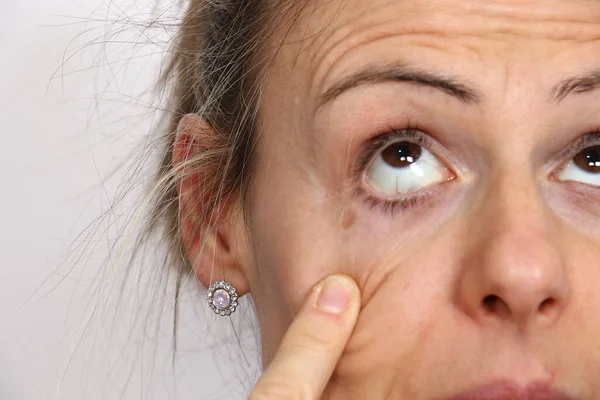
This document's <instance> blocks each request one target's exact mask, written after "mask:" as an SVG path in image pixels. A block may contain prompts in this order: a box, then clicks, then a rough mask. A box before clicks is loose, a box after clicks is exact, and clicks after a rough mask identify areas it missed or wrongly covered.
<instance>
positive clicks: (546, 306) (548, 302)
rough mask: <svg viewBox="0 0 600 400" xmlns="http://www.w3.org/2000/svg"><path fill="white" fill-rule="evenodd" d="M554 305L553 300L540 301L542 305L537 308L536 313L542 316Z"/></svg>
mask: <svg viewBox="0 0 600 400" xmlns="http://www.w3.org/2000/svg"><path fill="white" fill-rule="evenodd" d="M555 304H556V300H555V299H551V298H548V299H546V300H544V301H542V303H541V304H540V305H539V307H538V311H539V312H540V313H541V314H544V313H546V312H548V311H550V310H551V309H552V308H553V307H554V305H555Z"/></svg>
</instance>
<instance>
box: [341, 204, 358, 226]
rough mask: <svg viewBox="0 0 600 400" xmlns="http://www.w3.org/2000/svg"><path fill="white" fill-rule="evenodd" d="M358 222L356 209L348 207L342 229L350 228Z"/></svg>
mask: <svg viewBox="0 0 600 400" xmlns="http://www.w3.org/2000/svg"><path fill="white" fill-rule="evenodd" d="M355 222H356V211H354V210H352V209H346V210H345V211H344V216H343V218H342V229H344V230H348V229H350V228H351V227H352V225H354V223H355Z"/></svg>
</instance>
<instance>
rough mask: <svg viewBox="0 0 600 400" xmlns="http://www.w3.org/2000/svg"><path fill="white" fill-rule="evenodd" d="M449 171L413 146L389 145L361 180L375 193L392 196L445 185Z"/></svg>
mask: <svg viewBox="0 0 600 400" xmlns="http://www.w3.org/2000/svg"><path fill="white" fill-rule="evenodd" d="M451 177H452V175H451V173H450V171H449V170H448V168H447V167H445V166H444V165H443V164H442V163H441V162H440V161H439V160H438V159H437V158H436V157H435V156H434V155H433V154H432V153H431V152H430V151H428V150H427V149H425V148H424V147H422V146H419V145H418V144H416V143H413V142H409V141H402V142H396V143H392V144H391V145H389V146H387V147H385V148H384V149H383V150H382V151H381V152H379V153H378V154H377V155H376V156H375V158H374V160H373V161H372V163H371V165H370V166H369V167H368V169H367V172H366V175H365V180H366V182H367V183H368V184H369V185H370V186H371V187H372V188H373V189H374V190H376V191H377V192H379V193H381V194H384V195H388V196H393V195H397V194H406V193H411V192H415V191H418V190H420V189H423V188H425V187H427V186H430V185H433V184H436V183H440V182H444V181H447V180H448V179H450V178H451Z"/></svg>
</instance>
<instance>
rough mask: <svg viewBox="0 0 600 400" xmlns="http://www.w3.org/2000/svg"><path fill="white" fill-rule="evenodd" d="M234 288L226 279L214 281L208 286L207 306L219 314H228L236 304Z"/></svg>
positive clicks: (236, 296)
mask: <svg viewBox="0 0 600 400" xmlns="http://www.w3.org/2000/svg"><path fill="white" fill-rule="evenodd" d="M237 298H238V295H237V293H236V292H235V288H234V287H233V286H231V283H229V282H227V281H218V282H214V283H212V284H211V285H210V287H209V288H208V294H207V295H206V300H207V302H208V306H209V307H210V308H211V309H212V310H213V311H214V312H215V314H219V315H221V316H225V315H230V314H231V313H232V312H234V311H235V309H236V307H237V306H238V302H237Z"/></svg>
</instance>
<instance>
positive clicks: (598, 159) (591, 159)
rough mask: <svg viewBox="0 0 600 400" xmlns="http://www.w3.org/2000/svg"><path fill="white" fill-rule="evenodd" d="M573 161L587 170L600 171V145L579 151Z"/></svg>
mask: <svg viewBox="0 0 600 400" xmlns="http://www.w3.org/2000/svg"><path fill="white" fill-rule="evenodd" d="M573 161H574V162H575V165H577V166H578V167H579V168H581V169H582V170H584V171H586V172H594V173H596V172H600V146H594V147H588V148H587V149H585V150H583V151H582V152H580V153H578V154H577V155H576V156H575V157H574V158H573Z"/></svg>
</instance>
